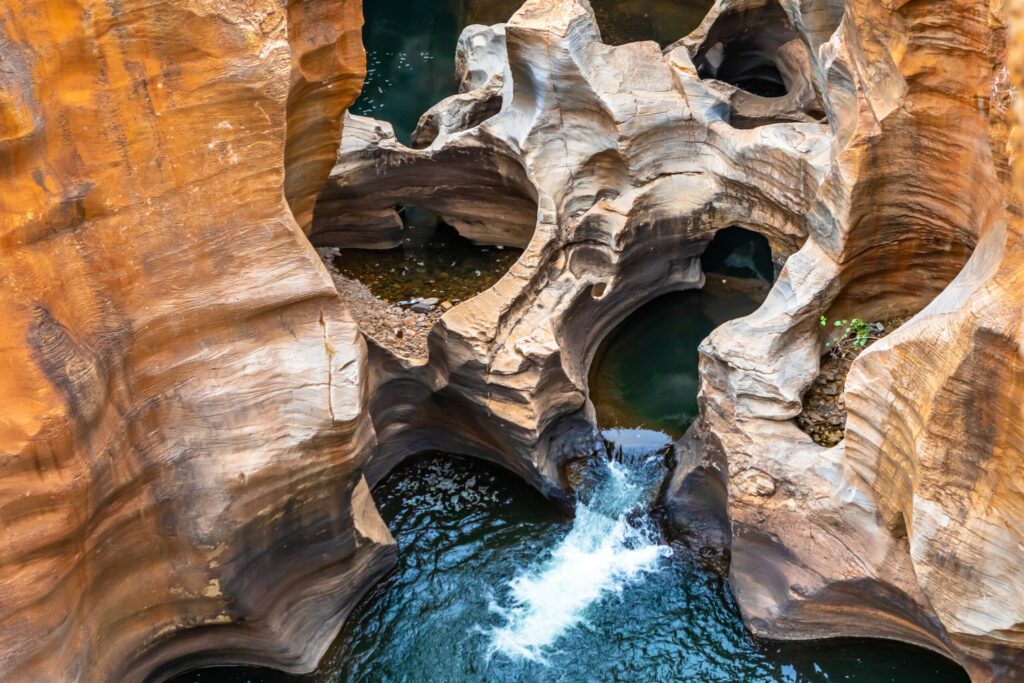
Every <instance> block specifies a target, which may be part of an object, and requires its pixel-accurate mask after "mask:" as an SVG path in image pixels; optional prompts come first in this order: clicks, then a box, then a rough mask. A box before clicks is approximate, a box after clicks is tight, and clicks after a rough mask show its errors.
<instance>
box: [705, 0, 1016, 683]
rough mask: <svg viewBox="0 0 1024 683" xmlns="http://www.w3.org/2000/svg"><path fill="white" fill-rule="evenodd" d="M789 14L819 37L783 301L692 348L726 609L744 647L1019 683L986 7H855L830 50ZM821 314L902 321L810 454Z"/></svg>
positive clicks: (809, 22) (1008, 358) (1003, 209)
mask: <svg viewBox="0 0 1024 683" xmlns="http://www.w3.org/2000/svg"><path fill="white" fill-rule="evenodd" d="M787 11H789V12H791V13H793V15H794V16H797V17H798V18H797V19H796V22H797V23H798V24H800V25H801V26H802V27H803V29H804V35H805V36H806V38H807V39H808V40H809V43H810V44H811V46H812V47H813V46H815V44H816V43H817V49H816V51H815V53H814V56H815V59H814V68H815V71H816V74H817V80H818V82H819V83H822V84H824V85H825V86H826V89H825V90H824V94H825V97H826V105H827V106H828V107H829V111H830V120H831V121H832V122H833V128H834V130H835V141H834V147H833V161H832V166H831V171H830V173H829V176H828V177H827V178H826V180H825V182H824V183H823V185H822V187H821V188H820V190H819V193H818V203H817V205H816V207H815V210H814V212H813V213H812V215H811V220H810V227H811V236H810V239H809V240H808V243H807V244H806V245H805V246H804V248H803V249H802V250H801V251H800V252H798V253H797V254H796V255H795V256H794V257H793V258H791V259H790V261H789V263H788V264H787V266H786V268H785V270H784V271H783V273H782V276H781V278H780V280H779V282H778V283H777V284H776V288H775V292H776V293H777V292H780V291H783V292H786V293H787V298H786V299H785V300H782V299H774V300H773V298H772V297H770V298H769V301H768V302H767V303H766V305H765V306H764V307H763V308H762V309H761V310H760V311H758V312H757V313H755V314H754V315H752V316H750V317H749V318H747V319H744V320H740V321H735V322H734V323H732V324H730V325H727V326H725V327H723V328H720V329H719V330H717V331H716V332H715V333H713V334H712V335H711V337H710V338H709V339H708V340H707V341H706V342H705V345H704V346H703V347H702V356H703V357H702V361H701V362H702V376H703V385H702V390H701V401H702V408H703V410H702V415H703V421H702V425H701V433H702V435H703V437H704V438H705V440H706V442H707V443H708V444H709V447H710V448H711V449H712V450H713V451H714V452H716V453H717V454H718V456H717V457H719V458H722V459H724V460H725V461H726V462H727V463H728V484H729V497H730V500H729V505H728V513H729V516H730V519H731V520H732V531H733V538H732V558H733V561H732V566H731V579H732V583H733V588H734V591H735V593H736V596H737V601H738V603H739V605H740V608H741V610H742V612H743V614H744V617H745V619H746V621H747V623H748V625H750V627H751V628H752V630H753V631H754V632H755V633H756V634H759V635H762V636H766V637H771V638H782V639H790V638H805V637H834V636H873V637H879V636H881V637H891V638H897V639H900V640H904V641H907V642H914V643H918V644H920V645H923V646H926V647H931V648H933V649H936V650H938V651H940V652H943V653H945V654H947V655H948V656H950V657H952V658H954V659H956V660H958V661H960V662H961V663H962V664H964V666H965V667H966V668H967V669H968V671H969V672H970V674H971V675H972V678H973V680H976V681H983V680H999V681H1010V680H1021V679H1024V632H1022V630H1021V626H1020V624H1021V623H1024V619H1022V618H1021V616H1022V615H1021V610H1022V609H1024V572H1022V571H1021V564H1020V558H1021V548H1022V547H1024V546H1022V541H1024V537H1022V536H1021V532H1020V529H1021V528H1022V524H1021V523H1022V521H1024V519H1022V514H1024V505H1022V503H1024V498H1022V497H1021V491H1022V488H1024V479H1022V478H1021V473H1022V471H1024V470H1022V469H1021V463H1022V457H1024V453H1022V451H1021V447H1020V443H1021V441H1020V433H1019V430H1020V427H1019V425H1020V422H1021V418H1022V415H1021V412H1020V411H1021V405H1022V404H1021V402H1020V399H1021V397H1022V394H1021V383H1022V381H1024V379H1022V378H1024V375H1022V374H1021V351H1020V346H1019V335H1020V315H1021V300H1020V297H1019V293H1018V292H1019V291H1020V290H1019V284H1020V278H1021V277H1022V270H1021V266H1020V261H1019V256H1018V255H1017V252H1018V251H1019V249H1020V219H1019V204H1017V202H1016V201H1015V198H1014V196H1013V192H1012V188H1011V184H1010V174H1009V171H1008V169H1009V166H1008V158H1007V151H1006V137H1007V132H1008V129H1009V106H1008V105H1009V103H1010V102H1011V101H1012V99H1013V92H1012V89H1011V86H1010V83H1009V82H1008V80H1007V73H1006V69H1005V66H1004V65H1005V63H1006V36H1007V32H1006V23H1007V20H1008V17H1007V16H1006V14H1007V9H1006V8H1005V7H1003V6H1001V5H1000V4H999V3H993V4H992V5H991V6H989V4H987V3H984V2H951V3H900V4H897V5H893V6H889V5H883V4H880V3H875V2H853V3H848V4H847V6H846V10H845V12H844V13H843V14H842V21H841V23H840V25H839V27H838V29H837V30H836V32H835V33H833V34H832V35H831V37H829V36H828V35H826V34H824V33H818V32H817V31H816V30H815V25H814V23H813V22H814V20H816V19H818V16H816V15H814V14H808V13H806V12H805V13H804V15H805V16H804V17H803V18H802V19H801V18H799V15H798V14H797V13H796V12H795V11H794V8H790V7H788V6H787ZM972 251H973V255H972V256H970V260H969V261H966V260H967V258H968V256H969V255H970V254H971V253H972ZM965 261H966V266H964V263H965ZM950 280H952V283H951V284H949V286H948V287H947V286H946V283H947V282H949V281H950ZM823 314H824V315H827V316H828V317H829V318H830V319H837V318H843V317H852V316H858V317H862V318H866V319H869V320H876V319H883V318H887V317H890V316H903V315H912V316H913V317H912V318H911V319H910V320H909V321H908V322H907V323H905V324H904V325H903V326H902V327H900V328H899V329H898V330H896V331H895V332H894V333H893V334H891V335H889V336H888V337H886V338H885V339H883V340H882V341H880V342H877V343H875V344H874V345H873V346H871V347H870V348H869V349H867V351H866V352H865V353H863V354H862V355H861V356H860V357H859V358H858V359H857V360H856V361H854V363H853V367H852V369H851V372H850V375H849V378H848V380H847V384H846V395H845V402H846V406H847V408H848V411H849V420H848V423H847V426H846V434H845V440H844V441H843V442H842V443H840V444H839V445H838V446H836V447H834V448H831V449H825V448H823V447H820V446H817V445H816V444H814V443H812V442H811V441H810V439H809V438H808V437H807V436H806V435H804V434H803V433H802V432H800V431H799V430H798V429H797V428H796V427H795V426H794V424H793V423H792V421H791V418H793V417H795V416H796V415H797V414H798V413H799V412H800V403H799V400H800V397H801V396H802V394H803V392H804V391H805V390H806V389H807V387H808V385H809V383H810V381H811V380H812V379H813V377H814V375H815V374H816V373H817V367H818V356H819V354H820V352H821V348H822V342H823V340H822V338H821V336H820V335H819V333H818V332H817V331H816V330H817V329H818V325H817V320H818V317H819V316H820V315H823ZM759 357H760V358H772V359H774V360H773V361H771V362H770V363H764V362H759V361H757V360H756V359H758V358H759Z"/></svg>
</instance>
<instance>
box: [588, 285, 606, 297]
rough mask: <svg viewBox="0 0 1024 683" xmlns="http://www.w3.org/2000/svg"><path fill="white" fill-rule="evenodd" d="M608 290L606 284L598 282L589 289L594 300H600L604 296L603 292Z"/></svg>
mask: <svg viewBox="0 0 1024 683" xmlns="http://www.w3.org/2000/svg"><path fill="white" fill-rule="evenodd" d="M607 288H608V283H606V282H598V283H597V284H595V285H594V286H592V287H591V288H590V296H592V297H594V298H595V299H600V298H602V297H603V296H604V293H605V290H606V289H607Z"/></svg>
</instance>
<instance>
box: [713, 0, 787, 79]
mask: <svg viewBox="0 0 1024 683" xmlns="http://www.w3.org/2000/svg"><path fill="white" fill-rule="evenodd" d="M796 39H797V34H796V31H794V30H793V27H792V26H791V25H790V23H789V19H788V18H787V17H786V13H785V11H783V9H782V7H781V6H780V5H779V3H778V2H777V0H770V2H768V3H766V4H765V5H764V6H762V7H757V8H754V9H749V10H742V11H731V12H726V13H725V14H722V15H721V16H720V17H719V18H718V20H717V21H715V23H714V25H713V26H712V27H711V29H710V30H709V31H708V35H707V38H706V39H705V41H704V44H703V45H702V46H701V47H700V49H698V50H697V54H696V56H695V58H694V64H695V65H696V67H697V73H698V74H699V75H700V77H701V78H705V79H715V80H719V81H723V82H725V83H729V84H730V85H734V86H736V87H737V88H740V89H742V90H745V91H746V92H749V93H751V94H753V95H758V96H760V97H769V98H775V97H782V96H783V95H785V94H786V93H787V92H788V91H789V83H788V78H787V77H786V76H785V75H784V73H783V71H784V69H781V68H780V64H779V50H780V48H782V46H783V45H785V44H786V43H789V42H790V41H793V40H796Z"/></svg>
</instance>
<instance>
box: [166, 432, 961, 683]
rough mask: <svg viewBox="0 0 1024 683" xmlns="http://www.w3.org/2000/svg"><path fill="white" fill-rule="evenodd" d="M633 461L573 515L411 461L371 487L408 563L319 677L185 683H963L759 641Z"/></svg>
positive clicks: (447, 464)
mask: <svg viewBox="0 0 1024 683" xmlns="http://www.w3.org/2000/svg"><path fill="white" fill-rule="evenodd" d="M624 461H625V462H623V463H615V462H612V463H609V462H608V461H607V460H605V459H603V458H596V459H594V460H592V461H591V462H590V463H588V465H587V466H586V472H585V476H584V483H583V485H582V486H581V487H580V488H581V493H580V503H579V506H578V507H579V509H578V512H577V514H576V517H575V519H566V518H564V517H562V516H560V515H559V514H558V513H557V512H556V511H555V510H554V509H553V508H552V507H551V506H550V505H548V504H547V503H546V502H545V501H544V500H543V499H541V498H540V497H539V496H538V495H537V494H536V493H535V492H534V491H533V490H532V489H530V488H528V487H526V486H525V485H523V484H521V483H519V482H518V481H516V480H515V479H514V478H513V477H511V476H510V475H508V474H506V473H505V472H503V471H501V470H498V469H495V468H493V467H490V466H487V465H484V464H482V463H479V462H476V461H472V460H467V459H463V458H458V457H454V456H446V455H441V454H432V455H428V456H425V457H423V458H418V459H416V460H413V461H411V462H408V463H406V464H405V465H403V466H401V467H399V468H398V469H397V470H396V471H395V472H393V473H392V474H391V475H390V476H389V477H388V478H387V479H386V480H385V481H384V482H382V483H381V484H380V485H379V486H378V487H377V488H376V489H375V491H374V497H375V499H376V500H377V503H378V505H379V506H380V509H381V513H382V514H383V516H384V519H385V520H386V521H387V523H388V526H389V527H390V528H391V530H392V532H393V533H394V535H395V539H396V540H397V541H398V544H399V547H400V548H401V555H400V560H399V565H398V568H397V569H396V570H395V572H394V573H392V574H391V575H390V576H389V577H388V578H386V579H385V580H384V581H383V582H381V583H380V584H378V585H377V586H376V587H375V588H374V589H373V590H372V591H371V593H370V594H369V595H368V596H367V598H366V599H365V600H364V601H363V602H362V603H361V604H360V605H359V607H357V609H356V611H355V612H354V613H353V615H352V617H351V619H350V620H349V622H348V625H347V626H346V627H345V630H344V631H343V632H342V634H341V636H340V637H339V639H338V641H337V642H336V643H335V646H334V647H333V648H332V649H331V651H330V652H329V653H328V655H327V657H326V658H325V660H324V662H323V663H322V665H321V668H320V670H319V671H318V672H317V673H316V674H314V675H312V676H308V677H288V676H285V675H283V674H275V673H274V672H269V671H266V670H262V671H261V670H253V669H249V670H243V669H233V670H228V669H218V670H212V669H211V670H206V671H200V672H194V673H192V674H189V675H187V676H184V677H182V678H180V679H179V683H184V682H185V681H188V682H196V683H200V682H202V683H211V682H213V683H242V682H243V681H250V682H251V683H284V682H285V681H288V682H296V683H297V682H298V681H306V682H308V683H313V682H314V681H315V682H317V683H320V682H328V681H330V682H338V683H342V682H345V683H348V682H371V681H372V682H378V681H379V682H381V683H384V682H398V681H409V682H416V683H421V682H422V683H448V682H450V683H455V682H463V681H465V682H470V681H472V682H478V681H496V682H504V681H538V682H546V681H552V682H565V683H577V682H579V681H624V682H626V681H628V682H634V681H635V682H637V683H647V682H649V681H706V682H721V683H727V682H729V683H769V682H778V681H781V682H787V683H789V682H804V681H806V682H815V683H818V682H827V681H844V682H847V681H854V682H859V683H947V682H948V683H966V681H967V679H966V676H964V675H963V673H962V672H960V671H959V670H958V669H957V668H956V667H954V666H953V665H952V664H950V663H948V662H946V661H945V660H943V659H942V658H940V657H938V656H935V655H932V654H930V653H927V652H924V651H920V650H916V649H914V648H908V647H902V646H897V645H890V644H887V643H881V642H871V641H846V642H837V643H831V644H829V643H826V644H810V645H801V646H793V645H790V646H778V645H772V644H762V643H758V642H756V641H754V640H753V639H752V638H750V636H749V635H748V634H747V632H746V630H745V629H744V628H743V624H742V622H741V621H740V620H739V617H738V615H737V611H736V606H735V605H734V603H733V601H732V599H731V596H730V593H729V590H728V586H727V584H726V582H725V580H724V579H723V578H722V577H721V576H719V575H718V574H716V573H714V572H711V571H709V570H708V569H707V568H706V567H705V566H704V565H702V564H701V563H700V561H699V560H698V559H697V558H695V557H694V556H693V555H692V554H691V553H690V551H689V550H688V549H687V548H685V547H683V546H680V545H678V544H674V543H673V542H671V541H669V540H667V539H666V538H665V537H664V536H663V535H662V533H661V531H660V529H659V527H658V524H657V520H656V519H655V518H654V517H652V516H651V514H650V513H649V504H650V501H651V499H652V498H653V496H654V494H655V491H656V489H657V485H658V482H659V481H660V477H661V475H662V474H663V472H662V470H661V464H660V463H661V459H660V458H658V457H645V456H643V455H642V453H637V452H633V453H632V456H631V457H627V458H625V459H624Z"/></svg>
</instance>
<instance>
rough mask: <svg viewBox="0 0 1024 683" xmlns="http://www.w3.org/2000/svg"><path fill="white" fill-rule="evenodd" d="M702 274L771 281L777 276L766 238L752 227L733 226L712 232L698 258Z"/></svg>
mask: <svg viewBox="0 0 1024 683" xmlns="http://www.w3.org/2000/svg"><path fill="white" fill-rule="evenodd" d="M700 262H701V268H702V269H703V270H704V272H705V273H716V274H722V275H729V276H733V277H740V278H755V279H759V280H763V281H764V282H774V281H775V277H776V275H777V272H776V266H775V263H774V261H773V260H772V248H771V245H770V244H769V243H768V239H767V238H766V237H764V235H760V234H758V233H756V232H753V231H751V230H747V229H745V228H740V227H737V226H732V227H728V228H723V229H721V230H719V231H718V232H717V233H715V237H714V239H712V240H711V243H710V244H709V245H708V247H707V249H705V250H704V254H703V255H702V256H701V259H700Z"/></svg>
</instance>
